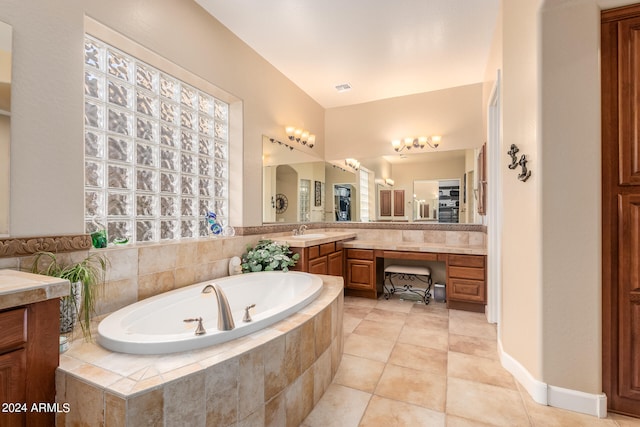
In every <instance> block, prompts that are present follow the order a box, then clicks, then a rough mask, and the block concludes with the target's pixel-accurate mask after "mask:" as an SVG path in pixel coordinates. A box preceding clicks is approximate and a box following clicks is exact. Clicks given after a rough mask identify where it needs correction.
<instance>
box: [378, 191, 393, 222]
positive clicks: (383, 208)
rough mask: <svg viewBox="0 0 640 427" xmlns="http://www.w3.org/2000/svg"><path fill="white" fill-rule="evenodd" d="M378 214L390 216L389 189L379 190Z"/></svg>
mask: <svg viewBox="0 0 640 427" xmlns="http://www.w3.org/2000/svg"><path fill="white" fill-rule="evenodd" d="M380 216H391V190H380Z"/></svg>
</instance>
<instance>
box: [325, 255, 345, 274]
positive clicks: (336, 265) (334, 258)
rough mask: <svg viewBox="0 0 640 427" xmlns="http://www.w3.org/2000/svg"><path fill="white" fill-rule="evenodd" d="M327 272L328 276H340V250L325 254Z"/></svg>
mask: <svg viewBox="0 0 640 427" xmlns="http://www.w3.org/2000/svg"><path fill="white" fill-rule="evenodd" d="M327 264H328V266H327V274H328V275H330V276H342V270H343V269H342V251H337V252H334V253H332V254H329V255H328V256H327Z"/></svg>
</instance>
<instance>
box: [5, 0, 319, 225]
mask: <svg viewBox="0 0 640 427" xmlns="http://www.w3.org/2000/svg"><path fill="white" fill-rule="evenodd" d="M85 13H86V14H87V15H88V16H90V17H92V18H94V19H95V20H97V21H98V22H101V23H103V24H105V25H106V26H108V27H110V28H112V29H114V30H116V31H118V32H120V33H122V34H123V35H125V36H127V37H129V38H130V39H132V40H135V41H136V42H138V43H140V44H141V45H143V46H145V47H147V48H148V49H150V50H153V51H155V52H156V53H158V54H159V55H161V56H162V57H164V58H166V59H168V60H170V61H172V62H174V63H176V64H179V65H180V66H181V67H183V68H185V69H187V70H188V71H190V72H192V73H194V74H196V75H198V76H200V77H202V78H204V79H205V80H207V81H209V82H211V83H213V84H215V85H217V86H218V87H220V88H221V89H223V90H225V91H227V92H229V93H231V94H232V95H235V96H236V97H238V98H240V99H241V100H242V105H241V106H240V108H241V109H242V112H243V115H244V123H243V124H242V125H241V126H239V124H238V123H231V127H232V132H234V134H236V135H239V138H237V139H236V140H232V145H233V147H232V150H235V151H236V152H239V153H240V156H241V158H242V161H240V162H236V167H237V168H239V171H238V172H237V173H236V176H237V179H235V180H234V181H233V183H232V185H233V186H232V188H231V189H230V193H231V194H230V198H231V199H232V201H231V203H232V205H233V206H234V209H232V213H233V214H234V217H233V218H232V225H245V226H247V225H257V224H261V223H262V214H261V213H262V209H261V203H262V202H261V198H260V197H256V195H259V194H260V190H259V189H260V188H261V183H262V172H261V170H262V160H261V154H262V135H263V134H266V135H270V136H273V137H276V138H278V139H282V140H284V138H285V134H284V126H285V125H287V124H293V125H297V126H303V125H304V127H305V128H307V129H309V130H310V131H312V132H314V133H315V134H316V135H317V137H316V138H317V139H316V146H315V147H314V149H313V151H314V152H316V153H320V155H321V156H322V153H323V152H324V110H323V109H322V108H321V107H320V106H319V105H318V104H317V103H316V102H315V101H313V100H312V99H310V98H309V97H308V96H307V95H306V94H305V93H303V92H302V91H301V90H300V89H299V88H297V87H296V86H295V85H294V84H293V83H292V82H291V81H289V80H288V79H287V78H285V77H284V76H283V75H282V74H280V73H279V72H278V71H277V70H275V69H274V68H273V67H272V66H271V65H270V64H268V63H267V62H266V61H265V60H264V59H263V58H262V57H260V56H258V55H257V54H256V53H255V52H254V51H253V50H251V49H249V48H248V47H247V46H246V45H245V44H244V43H242V42H241V41H240V40H239V39H238V38H237V37H235V36H234V35H233V34H231V33H230V32H229V31H228V30H227V29H226V28H225V27H223V26H222V25H220V24H219V23H218V22H217V21H216V20H214V19H213V18H211V17H210V15H208V14H207V13H206V12H205V11H204V10H202V9H201V8H200V7H199V6H197V5H196V4H195V3H193V2H184V1H180V0H161V1H156V2H149V1H145V0H133V1H131V0H115V1H110V2H108V3H107V2H102V1H93V0H91V1H84V2H82V1H79V0H71V1H66V2H64V4H61V3H60V2H57V1H53V0H44V1H39V2H37V3H34V2H23V1H19V0H10V1H4V2H3V3H2V7H1V8H0V20H2V21H5V22H7V23H9V24H11V25H12V26H13V28H14V47H15V51H14V61H15V65H14V70H15V73H14V76H13V77H14V87H13V117H12V127H13V140H12V158H11V165H12V168H11V174H12V175H11V178H12V183H13V184H12V185H13V186H12V198H11V203H10V209H11V225H10V233H11V235H13V236H32V235H52V234H67V233H81V232H83V231H84V222H83V213H84V197H83V182H84V167H83V155H84V149H83V144H84V139H83V134H82V132H83V121H82V116H83V106H84V104H83V94H82V85H80V84H78V82H81V81H82V69H83V63H82V56H81V55H80V54H79V52H82V43H83V34H84V15H85ZM43 66H44V67H45V70H46V73H45V70H43V68H42V67H43ZM243 70H245V71H246V72H243ZM234 126H235V128H234ZM238 127H240V128H239V129H238ZM35 153H37V155H34V154H35ZM238 164H239V166H238ZM233 167H234V166H233V165H232V168H233ZM253 189H258V190H257V191H253ZM43 210H46V212H47V214H46V217H44V218H43V215H42V212H43ZM51 218H56V220H55V221H52V220H50V219H51Z"/></svg>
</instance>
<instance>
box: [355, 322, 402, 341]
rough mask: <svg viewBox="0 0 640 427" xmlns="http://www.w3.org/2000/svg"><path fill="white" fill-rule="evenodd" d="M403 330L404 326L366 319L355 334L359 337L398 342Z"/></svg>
mask: <svg viewBox="0 0 640 427" xmlns="http://www.w3.org/2000/svg"><path fill="white" fill-rule="evenodd" d="M401 330H402V324H401V323H400V324H398V323H384V322H374V321H371V320H367V319H364V320H363V321H362V322H360V324H359V325H358V327H357V328H356V329H354V331H353V333H354V334H358V335H365V336H368V337H377V338H383V339H385V340H389V341H396V340H397V339H398V336H399V335H400V331H401Z"/></svg>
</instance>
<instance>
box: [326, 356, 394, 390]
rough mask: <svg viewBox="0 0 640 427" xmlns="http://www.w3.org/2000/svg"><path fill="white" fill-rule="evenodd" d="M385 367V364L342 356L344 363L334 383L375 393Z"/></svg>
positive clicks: (342, 362) (341, 363)
mask: <svg viewBox="0 0 640 427" xmlns="http://www.w3.org/2000/svg"><path fill="white" fill-rule="evenodd" d="M384 366H385V364H384V363H383V362H378V361H375V360H370V359H365V358H363V357H357V356H351V355H349V354H345V355H343V356H342V361H341V362H340V366H339V367H338V372H336V376H335V378H334V379H333V382H334V383H336V384H340V385H343V386H345V387H351V388H355V389H357V390H362V391H366V392H367V393H373V390H375V388H376V385H378V381H379V380H380V376H381V375H382V371H383V370H384Z"/></svg>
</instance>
